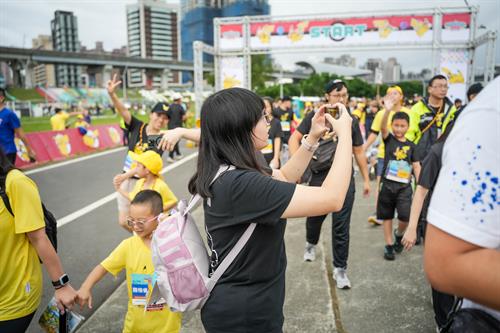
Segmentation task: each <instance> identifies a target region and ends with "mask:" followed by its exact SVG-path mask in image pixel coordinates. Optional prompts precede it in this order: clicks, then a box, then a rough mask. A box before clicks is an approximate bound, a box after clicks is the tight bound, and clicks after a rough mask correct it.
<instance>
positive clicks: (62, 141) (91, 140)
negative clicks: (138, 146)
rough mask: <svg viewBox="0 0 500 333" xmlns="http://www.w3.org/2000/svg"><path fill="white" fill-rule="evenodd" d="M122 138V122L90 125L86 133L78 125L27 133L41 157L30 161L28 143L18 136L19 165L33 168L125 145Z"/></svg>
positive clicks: (38, 156)
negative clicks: (119, 123)
mask: <svg viewBox="0 0 500 333" xmlns="http://www.w3.org/2000/svg"><path fill="white" fill-rule="evenodd" d="M122 137H123V136H122V129H121V128H120V126H118V125H99V126H90V127H88V128H87V132H86V133H85V134H84V135H82V134H81V133H80V131H79V129H77V128H71V129H67V130H64V131H45V132H34V133H27V134H26V139H27V140H28V142H29V144H30V146H31V147H32V149H33V150H34V151H35V154H36V157H37V158H36V159H37V160H36V162H31V161H30V158H29V155H28V151H27V149H26V146H25V145H24V143H23V142H22V141H21V140H19V139H18V138H16V139H15V142H16V146H17V157H16V167H18V168H21V169H23V168H29V167H33V166H35V165H40V164H45V163H48V162H52V161H60V160H65V159H67V158H72V157H75V156H78V155H82V154H88V153H91V152H93V151H98V150H103V149H109V148H114V147H117V146H120V145H122Z"/></svg>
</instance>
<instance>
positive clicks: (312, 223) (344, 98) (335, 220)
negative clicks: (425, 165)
mask: <svg viewBox="0 0 500 333" xmlns="http://www.w3.org/2000/svg"><path fill="white" fill-rule="evenodd" d="M325 97H326V99H327V101H328V103H329V104H336V103H342V104H344V105H346V104H347V102H348V100H349V99H348V98H349V95H348V93H347V86H346V84H345V83H344V82H342V81H341V80H334V81H330V82H329V83H328V84H327V85H326V87H325ZM312 117H314V112H310V113H309V114H308V115H306V116H305V117H304V119H303V120H302V122H301V123H300V125H299V126H298V127H297V129H296V131H295V132H293V134H292V135H291V137H290V141H289V146H290V153H291V154H293V153H295V152H296V151H297V150H298V149H299V147H300V142H301V140H302V138H303V137H304V135H306V134H308V133H309V131H310V129H311V120H312ZM351 117H352V115H351ZM332 134H333V133H328V134H327V136H328V137H325V138H323V139H321V140H320V146H321V145H322V142H324V143H328V144H332V145H333V154H335V150H336V142H335V139H334V138H333V137H332V136H333V135H332ZM330 141H333V143H330ZM352 145H353V147H352V148H353V154H354V157H355V158H356V162H357V163H358V166H359V169H360V172H361V174H362V175H363V179H364V188H363V192H364V195H365V196H368V195H369V193H370V180H369V178H368V165H367V161H366V156H365V152H364V150H363V136H362V135H361V130H360V128H359V122H358V120H357V119H356V118H354V117H353V120H352ZM325 146H326V144H325ZM328 154H332V152H331V151H329V153H328ZM313 159H314V157H313ZM332 162H333V158H332V159H331V160H330V161H329V164H330V165H322V167H321V168H315V170H313V168H312V164H311V170H312V171H313V173H312V176H311V181H310V182H309V186H321V184H322V183H323V181H324V180H325V178H326V176H327V174H328V171H329V169H330V166H331V163H332ZM327 164H328V163H327ZM354 191H355V189H354V170H352V174H351V184H350V185H349V190H348V191H347V195H346V198H345V201H344V206H343V207H342V209H341V210H340V211H338V212H335V213H332V241H333V246H332V247H333V266H334V270H333V278H334V280H335V281H336V283H337V288H340V289H348V288H350V287H351V282H350V281H349V278H348V277H347V273H346V270H347V258H348V256H349V226H350V223H351V212H352V208H353V205H354ZM325 218H326V215H323V216H313V217H308V218H307V220H306V238H307V239H306V248H305V252H304V261H313V260H315V257H316V244H317V243H318V241H319V236H320V233H321V225H322V224H323V221H324V220H325Z"/></svg>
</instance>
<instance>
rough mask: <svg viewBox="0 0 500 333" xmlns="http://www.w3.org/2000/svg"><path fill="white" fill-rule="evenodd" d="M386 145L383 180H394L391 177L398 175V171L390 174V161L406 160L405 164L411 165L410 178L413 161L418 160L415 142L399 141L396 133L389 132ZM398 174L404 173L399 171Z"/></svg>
mask: <svg viewBox="0 0 500 333" xmlns="http://www.w3.org/2000/svg"><path fill="white" fill-rule="evenodd" d="M384 145H385V156H384V169H383V171H382V175H383V180H394V179H391V177H392V176H396V172H394V174H393V173H391V175H389V176H388V175H387V167H388V165H389V163H394V162H396V163H401V161H404V162H406V163H404V164H406V165H407V166H409V167H410V174H409V177H408V179H410V177H411V170H412V163H413V162H417V161H418V159H417V155H416V154H415V144H414V143H413V142H411V141H409V140H405V141H404V142H402V141H399V140H398V139H396V137H395V136H394V135H392V134H391V133H389V135H388V136H387V137H386V138H385V139H384ZM392 170H393V169H391V171H392ZM394 170H398V169H394ZM397 175H398V176H401V175H402V173H400V172H397ZM395 182H397V181H395ZM408 183H409V180H408ZM401 184H404V183H401Z"/></svg>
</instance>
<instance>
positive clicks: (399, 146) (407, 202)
mask: <svg viewBox="0 0 500 333" xmlns="http://www.w3.org/2000/svg"><path fill="white" fill-rule="evenodd" d="M384 105H385V106H386V109H385V111H384V117H383V118H382V126H381V132H382V138H383V140H384V144H385V157H384V168H383V172H382V181H381V186H380V192H379V196H378V202H377V219H381V220H384V238H385V242H386V245H385V250H384V258H385V259H387V260H394V259H395V256H394V251H396V252H397V253H401V251H402V250H403V245H402V244H401V239H402V238H403V234H404V232H405V230H406V227H407V225H408V221H409V218H410V206H411V197H412V188H411V184H410V182H411V174H412V168H413V172H414V173H415V176H416V178H417V179H418V175H419V173H420V164H419V163H418V161H417V158H416V155H415V144H413V143H412V142H410V141H408V140H407V139H406V138H405V134H406V132H407V131H408V128H409V125H410V118H409V116H408V114H407V113H405V112H396V113H395V114H394V117H393V118H392V123H391V127H392V133H390V132H389V130H388V128H387V119H388V118H389V114H390V111H391V109H392V106H393V105H394V103H393V102H392V100H391V99H390V98H387V97H386V98H385V99H384ZM395 210H397V212H398V220H399V224H398V228H397V229H396V230H394V236H395V241H394V243H393V240H392V219H393V218H394V211H395Z"/></svg>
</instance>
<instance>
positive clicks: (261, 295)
mask: <svg viewBox="0 0 500 333" xmlns="http://www.w3.org/2000/svg"><path fill="white" fill-rule="evenodd" d="M294 191H295V184H291V183H286V182H282V181H279V180H275V179H273V178H271V177H270V176H265V175H263V174H261V173H259V172H257V171H249V170H232V171H227V172H225V173H224V174H222V175H221V176H220V177H219V178H218V179H217V180H216V181H215V183H214V184H213V185H212V193H213V197H212V198H211V200H210V204H211V205H210V206H209V205H208V204H207V200H205V201H204V210H205V225H206V227H207V231H208V234H209V235H208V240H209V246H210V248H211V249H212V256H211V261H212V263H217V264H220V263H221V262H222V260H223V259H224V258H225V257H226V255H227V254H228V253H229V251H230V250H231V249H232V248H233V247H234V245H235V244H236V242H237V241H238V239H239V238H240V237H241V235H242V234H243V232H244V231H245V230H246V229H247V227H248V225H249V223H251V222H255V223H257V224H258V225H257V227H256V228H255V230H254V232H253V234H252V236H251V237H250V239H249V240H248V243H247V244H246V245H245V247H244V248H243V250H242V251H241V252H240V253H239V254H238V256H237V257H236V259H235V260H234V262H233V263H232V264H231V265H230V266H229V268H228V269H227V271H226V272H224V274H223V275H222V277H221V279H220V280H219V281H218V283H217V285H216V286H215V288H214V289H213V291H212V293H211V295H210V298H209V299H208V301H207V303H206V304H205V306H204V307H203V309H202V311H201V318H202V321H203V326H204V327H205V329H206V331H207V332H208V333H211V332H218V333H219V332H220V333H222V332H227V333H238V332H273V333H274V332H280V333H281V331H282V326H283V320H284V318H283V303H284V299H285V270H286V252H285V244H284V233H285V227H286V220H284V219H281V218H280V217H281V215H282V214H283V212H284V211H285V209H286V208H287V207H288V204H289V203H290V200H291V199H292V196H293V193H294Z"/></svg>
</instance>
